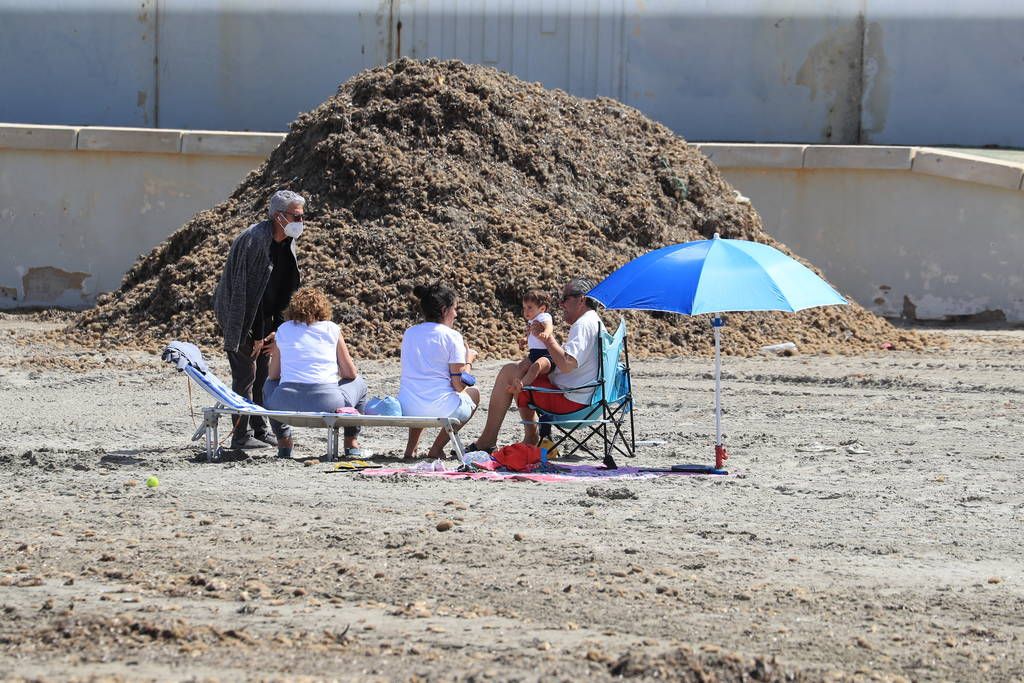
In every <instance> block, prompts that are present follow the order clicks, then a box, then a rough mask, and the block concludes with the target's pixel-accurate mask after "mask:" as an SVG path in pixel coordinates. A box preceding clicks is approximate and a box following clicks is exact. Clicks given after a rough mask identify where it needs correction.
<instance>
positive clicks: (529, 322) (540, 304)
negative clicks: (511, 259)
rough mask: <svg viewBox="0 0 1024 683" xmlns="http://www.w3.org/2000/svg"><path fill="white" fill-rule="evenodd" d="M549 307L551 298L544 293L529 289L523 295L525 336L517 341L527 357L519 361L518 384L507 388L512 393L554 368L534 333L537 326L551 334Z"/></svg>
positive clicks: (546, 348) (544, 347)
mask: <svg viewBox="0 0 1024 683" xmlns="http://www.w3.org/2000/svg"><path fill="white" fill-rule="evenodd" d="M550 306H551V297H550V296H548V294H547V293H546V292H542V291H540V290H538V289H531V290H530V291H528V292H527V293H526V294H524V295H523V317H524V318H525V319H526V336H525V337H524V338H523V339H520V340H519V347H520V348H525V349H527V350H528V353H529V355H528V356H527V357H526V358H524V359H522V360H521V361H519V378H520V379H519V383H518V385H517V386H513V387H509V391H511V392H512V393H518V392H519V391H520V390H522V388H523V386H524V385H525V386H530V383H531V382H533V381H534V380H536V379H537V378H538V377H540V376H541V375H546V374H548V373H549V372H551V368H552V367H554V366H553V365H552V364H551V353H550V352H549V351H548V347H547V346H545V344H544V342H542V341H541V340H540V339H539V338H538V337H537V335H536V334H535V333H534V330H536V329H537V328H538V327H539V326H543V328H544V329H543V332H545V333H547V334H551V332H552V329H553V328H552V318H551V314H550V313H548V308H549V307H550Z"/></svg>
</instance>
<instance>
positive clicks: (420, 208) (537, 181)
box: [72, 59, 923, 358]
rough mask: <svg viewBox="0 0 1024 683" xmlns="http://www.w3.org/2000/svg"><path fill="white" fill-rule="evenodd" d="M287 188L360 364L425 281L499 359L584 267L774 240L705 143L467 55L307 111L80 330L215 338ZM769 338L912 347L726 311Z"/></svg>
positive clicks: (699, 330) (911, 341) (852, 314)
mask: <svg viewBox="0 0 1024 683" xmlns="http://www.w3.org/2000/svg"><path fill="white" fill-rule="evenodd" d="M282 188H287V189H292V190H295V191H297V192H300V193H301V194H302V195H303V196H305V197H306V198H307V199H308V204H307V206H306V216H307V218H308V222H307V227H306V232H305V233H304V234H303V236H302V237H301V238H300V240H299V243H298V253H299V267H300V269H301V271H302V274H303V278H304V282H305V283H307V284H314V285H317V286H320V287H322V288H324V289H325V290H326V291H327V293H328V294H329V296H330V297H331V299H332V301H333V303H334V305H335V309H334V317H335V320H336V321H337V322H338V323H340V324H341V325H342V329H343V330H344V332H345V336H346V339H347V340H348V342H349V345H350V346H351V347H352V348H353V349H354V352H355V354H356V355H357V356H358V357H362V358H382V357H388V356H395V355H397V353H398V349H399V345H400V342H401V337H402V332H403V330H404V329H405V328H406V327H407V326H408V325H410V324H412V323H413V322H415V321H416V312H415V309H414V302H413V299H412V296H411V292H412V288H413V286H414V285H415V284H416V283H418V282H426V281H432V280H438V279H440V280H442V281H445V282H447V283H449V284H450V285H451V286H453V287H454V288H455V289H456V290H457V292H458V293H459V296H460V301H461V303H460V312H459V319H458V321H457V323H456V325H457V327H458V328H459V329H460V330H461V331H462V332H463V334H464V335H465V337H466V339H467V340H468V341H469V343H470V344H471V345H473V346H475V347H476V348H478V349H480V350H481V351H482V352H484V354H485V357H508V356H511V355H514V354H516V353H518V351H517V349H516V341H517V339H518V337H519V335H520V334H521V330H522V329H523V323H522V319H521V318H520V317H519V316H520V304H519V297H520V296H521V294H522V292H523V291H524V290H526V289H528V288H531V287H541V288H546V289H548V290H551V291H557V290H558V289H559V287H560V285H561V284H562V283H564V282H565V281H566V280H567V279H568V278H569V277H570V276H572V275H575V274H585V275H588V276H590V277H592V278H595V279H598V280H599V279H601V278H602V277H604V276H606V275H607V274H608V273H610V272H611V271H612V270H614V269H615V268H616V267H618V266H619V265H621V264H623V263H625V262H626V261H628V260H629V259H631V258H634V257H635V256H638V255H640V254H642V253H644V252H647V251H649V250H651V249H654V248H657V247H661V246H664V245H666V244H672V243H677V242H684V241H689V240H694V239H702V238H707V237H710V236H711V235H712V234H713V233H715V232H718V233H720V234H721V236H722V237H734V238H743V239H749V240H756V241H758V242H764V243H768V244H772V245H774V246H777V247H780V248H782V249H784V250H785V248H784V247H782V246H781V245H779V244H778V243H777V242H775V241H774V240H773V239H772V238H771V237H770V236H769V235H768V234H767V233H765V231H764V229H763V227H762V225H761V221H760V218H759V217H758V215H757V213H756V212H755V211H754V210H753V209H752V208H751V206H750V205H749V203H746V202H743V201H742V200H738V199H737V195H736V192H735V191H734V190H733V189H732V188H731V187H730V186H729V185H728V184H727V183H726V182H725V181H724V180H723V179H722V178H721V176H720V175H719V174H718V172H717V170H716V169H715V168H714V166H713V165H712V164H711V163H710V162H709V161H708V160H707V159H706V158H705V157H704V156H703V155H702V154H700V152H699V151H697V150H696V149H695V148H693V147H690V146H688V145H687V144H686V141H685V140H683V139H681V138H679V137H678V136H676V135H675V134H673V133H672V132H671V131H669V130H668V129H666V128H665V127H664V126H661V125H659V124H657V123H654V122H653V121H651V120H649V119H647V118H645V117H644V116H643V115H642V114H640V113H639V112H637V111H636V110H634V109H631V108H630V107H627V106H625V105H623V104H621V103H619V102H616V101H614V100H610V99H603V98H601V99H597V100H583V99H579V98H576V97H572V96H570V95H567V94H566V93H564V92H561V91H558V90H546V89H544V88H543V87H541V86H540V85H538V84H535V83H526V82H524V81H521V80H519V79H518V78H516V77H514V76H511V75H509V74H506V73H501V72H499V71H496V70H494V69H491V68H487V67H482V66H472V65H467V64H463V63H462V62H459V61H436V60H428V61H413V60H408V59H402V60H399V61H397V62H394V63H392V64H389V65H387V66H384V67H380V68H376V69H372V70H369V71H365V72H363V73H361V74H359V75H357V76H355V77H354V78H352V79H351V80H349V81H348V82H346V83H345V84H343V85H342V86H341V87H340V88H339V89H338V92H337V94H336V95H334V96H333V97H331V98H330V99H329V100H327V101H326V102H324V103H323V104H322V105H320V106H319V107H317V108H316V109H315V110H313V111H311V112H309V113H306V114H302V115H300V116H299V118H298V119H297V120H296V121H295V122H294V123H293V124H292V125H291V129H290V131H289V133H288V135H287V137H286V138H285V140H284V141H283V142H282V143H281V145H280V146H279V147H278V148H277V149H276V150H275V151H274V152H273V153H272V154H271V155H270V157H269V158H268V159H267V161H266V162H265V163H264V164H263V166H261V167H260V168H259V169H257V170H256V171H254V172H252V173H251V174H249V176H248V177H247V178H246V179H245V180H244V181H243V182H242V184H241V185H240V186H239V187H238V189H237V190H235V192H234V194H232V196H231V197H230V198H229V199H228V200H227V201H225V202H224V203H222V204H220V205H218V206H216V207H214V208H213V209H211V210H208V211H203V212H201V213H199V214H197V215H196V216H194V217H193V218H192V219H191V220H190V221H189V222H188V223H186V224H185V225H184V226H183V227H182V228H181V229H180V230H178V231H177V232H175V233H174V234H173V235H171V237H170V238H168V239H167V240H166V241H165V242H164V243H162V244H160V245H159V246H158V247H156V248H155V249H154V250H153V251H152V252H151V253H150V254H148V255H147V256H145V257H143V258H141V259H140V260H139V261H138V262H137V263H136V264H135V265H134V267H132V269H131V270H130V271H129V272H128V273H127V275H126V276H125V278H124V282H123V284H122V286H121V288H120V289H119V290H118V291H117V292H114V293H112V294H108V295H104V296H102V297H100V300H99V302H98V304H97V306H96V307H95V308H94V309H91V310H90V311H87V312H86V313H85V314H83V316H82V317H81V319H80V320H79V322H78V323H77V324H76V326H75V328H74V330H73V331H72V332H73V334H74V335H75V336H77V337H78V338H79V339H81V340H84V341H86V342H90V341H94V342H95V341H99V340H100V339H103V340H104V342H105V343H107V344H115V345H121V346H134V345H140V344H141V345H144V346H150V347H153V346H157V345H159V344H160V343H163V342H165V341H166V340H168V339H171V338H186V339H190V340H192V341H195V342H197V343H200V344H202V345H204V346H207V347H217V346H219V345H220V335H219V331H218V330H217V327H216V323H215V320H214V316H213V313H212V304H211V301H212V294H213V290H214V288H215V286H216V283H217V280H218V278H219V276H220V272H221V269H222V267H223V263H224V259H225V258H226V256H227V253H228V248H229V246H230V244H231V240H232V239H233V238H234V237H235V236H236V235H237V234H238V233H239V232H241V231H242V230H244V229H245V228H246V227H247V226H249V225H251V224H252V223H254V222H256V221H258V220H262V219H263V218H264V217H265V216H266V204H267V200H268V198H269V197H270V195H271V194H272V193H273V192H274V191H275V190H278V189H282ZM616 315H617V314H616V313H608V314H606V316H605V317H606V319H608V320H609V321H610V322H611V321H613V320H614V318H615V316H616ZM628 317H629V318H630V320H631V322H632V327H631V349H632V350H633V351H634V352H635V353H638V354H640V355H643V354H645V353H646V354H683V353H693V352H707V351H708V350H709V349H710V348H711V346H710V344H711V335H710V333H709V331H708V323H707V321H706V319H702V318H694V319H690V318H685V317H682V316H674V315H659V314H647V313H630V314H628ZM779 341H793V342H796V344H797V345H798V346H799V348H800V350H801V351H804V352H816V351H818V352H820V351H834V352H847V353H848V352H859V351H863V350H867V349H877V348H878V347H879V345H880V344H882V343H885V342H889V343H892V344H893V345H895V346H896V347H899V348H919V347H920V346H921V345H922V343H923V342H922V338H920V337H918V336H917V335H914V334H912V333H908V332H904V331H899V330H896V329H894V328H893V327H892V326H890V325H889V324H888V323H887V322H885V321H884V320H882V319H881V318H878V317H877V316H874V315H873V314H871V313H869V312H867V311H865V310H864V309H862V308H861V307H859V306H856V305H851V306H844V307H831V308H825V309H816V310H811V311H806V312H802V313H800V314H797V315H789V314H764V313H758V314H754V313H750V314H734V315H732V316H730V324H729V327H728V328H727V334H726V335H725V337H724V351H725V352H726V353H733V354H746V353H752V352H755V351H756V350H757V349H758V348H759V347H760V346H761V345H763V344H767V343H772V342H779Z"/></svg>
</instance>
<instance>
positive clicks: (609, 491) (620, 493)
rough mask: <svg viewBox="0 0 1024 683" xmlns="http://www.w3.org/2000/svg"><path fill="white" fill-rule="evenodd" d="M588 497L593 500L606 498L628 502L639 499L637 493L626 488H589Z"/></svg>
mask: <svg viewBox="0 0 1024 683" xmlns="http://www.w3.org/2000/svg"><path fill="white" fill-rule="evenodd" d="M587 495H588V496H590V497H591V498H604V499H605V500H627V499H630V498H633V499H635V498H639V496H638V495H637V494H636V491H633V490H632V489H630V488H628V487H625V486H618V487H615V486H589V487H587Z"/></svg>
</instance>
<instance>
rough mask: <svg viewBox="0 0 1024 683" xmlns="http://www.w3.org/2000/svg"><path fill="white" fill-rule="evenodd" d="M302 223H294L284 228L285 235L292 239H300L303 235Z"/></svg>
mask: <svg viewBox="0 0 1024 683" xmlns="http://www.w3.org/2000/svg"><path fill="white" fill-rule="evenodd" d="M302 229H303V226H302V223H295V222H294V221H293V222H291V223H289V224H288V225H286V226H284V234H285V235H287V236H288V237H291V238H292V239H296V238H298V236H299V235H301V234H302Z"/></svg>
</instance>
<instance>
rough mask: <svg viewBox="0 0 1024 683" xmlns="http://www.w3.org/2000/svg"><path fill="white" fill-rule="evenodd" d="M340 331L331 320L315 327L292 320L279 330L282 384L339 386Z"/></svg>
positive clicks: (277, 338) (278, 340) (316, 324)
mask: <svg viewBox="0 0 1024 683" xmlns="http://www.w3.org/2000/svg"><path fill="white" fill-rule="evenodd" d="M340 338H341V328H340V327H338V326H337V325H335V324H334V323H332V322H331V321H330V320H321V321H319V322H315V323H313V324H312V325H307V324H306V323H297V322H295V321H294V320H289V321H287V322H285V323H282V324H281V326H280V327H278V328H277V336H276V337H275V340H276V343H277V348H278V349H279V351H280V353H281V382H282V383H284V382H298V383H299V384H337V383H338V379H339V375H338V339H340Z"/></svg>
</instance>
